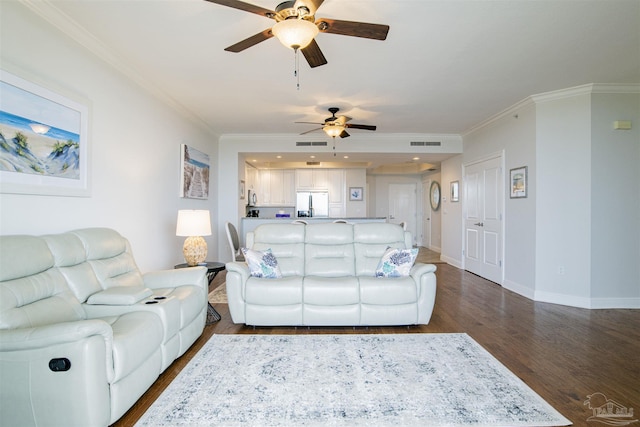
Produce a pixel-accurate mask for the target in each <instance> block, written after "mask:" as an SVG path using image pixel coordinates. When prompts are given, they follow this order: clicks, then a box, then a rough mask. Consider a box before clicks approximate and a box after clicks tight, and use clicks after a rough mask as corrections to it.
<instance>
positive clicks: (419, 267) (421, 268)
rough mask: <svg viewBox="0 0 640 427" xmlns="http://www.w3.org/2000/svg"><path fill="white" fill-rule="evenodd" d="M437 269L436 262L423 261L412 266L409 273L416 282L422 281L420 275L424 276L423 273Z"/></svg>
mask: <svg viewBox="0 0 640 427" xmlns="http://www.w3.org/2000/svg"><path fill="white" fill-rule="evenodd" d="M436 270H437V267H436V266H435V264H423V263H421V262H416V263H415V264H414V265H413V267H411V271H410V272H409V274H410V275H411V277H413V278H414V279H415V281H416V283H420V277H422V275H423V274H427V273H435V272H436Z"/></svg>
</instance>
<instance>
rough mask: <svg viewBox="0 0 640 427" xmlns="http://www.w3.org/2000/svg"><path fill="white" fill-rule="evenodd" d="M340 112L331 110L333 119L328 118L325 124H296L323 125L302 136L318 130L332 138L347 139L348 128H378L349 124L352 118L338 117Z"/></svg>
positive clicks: (334, 108) (332, 108) (336, 109)
mask: <svg viewBox="0 0 640 427" xmlns="http://www.w3.org/2000/svg"><path fill="white" fill-rule="evenodd" d="M338 111H340V109H339V108H337V107H331V108H329V112H330V113H331V117H327V118H326V119H324V123H314V122H296V123H306V124H311V125H322V127H319V128H316V129H311V130H308V131H306V132H303V133H301V134H300V135H305V134H307V133H310V132H315V131H317V130H320V129H322V130H323V131H324V132H325V133H326V134H327V135H329V136H330V137H332V138H335V137H337V136H338V137H340V138H346V137H348V136H349V133H348V132H347V129H348V128H351V129H364V130H376V127H375V126H373V125H357V124H354V123H348V122H349V121H350V120H351V117H347V116H337V117H336V113H337V112H338Z"/></svg>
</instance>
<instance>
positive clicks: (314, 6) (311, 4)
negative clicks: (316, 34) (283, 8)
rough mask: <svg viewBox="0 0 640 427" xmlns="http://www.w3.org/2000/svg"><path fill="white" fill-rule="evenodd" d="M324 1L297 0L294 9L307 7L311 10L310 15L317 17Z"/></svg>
mask: <svg viewBox="0 0 640 427" xmlns="http://www.w3.org/2000/svg"><path fill="white" fill-rule="evenodd" d="M323 2H324V0H296V4H295V5H294V6H293V8H294V9H298V8H299V7H300V6H305V7H306V8H307V9H309V14H310V15H315V14H316V10H318V8H319V7H320V5H322V3H323Z"/></svg>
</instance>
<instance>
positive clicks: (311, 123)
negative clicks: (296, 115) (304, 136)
mask: <svg viewBox="0 0 640 427" xmlns="http://www.w3.org/2000/svg"><path fill="white" fill-rule="evenodd" d="M293 123H303V124H305V125H321V126H322V125H324V123H317V122H293Z"/></svg>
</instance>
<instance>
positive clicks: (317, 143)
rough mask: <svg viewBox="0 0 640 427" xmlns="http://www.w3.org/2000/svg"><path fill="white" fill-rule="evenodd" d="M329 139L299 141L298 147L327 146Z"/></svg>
mask: <svg viewBox="0 0 640 427" xmlns="http://www.w3.org/2000/svg"><path fill="white" fill-rule="evenodd" d="M326 146H327V141H298V142H296V147H326Z"/></svg>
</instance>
